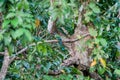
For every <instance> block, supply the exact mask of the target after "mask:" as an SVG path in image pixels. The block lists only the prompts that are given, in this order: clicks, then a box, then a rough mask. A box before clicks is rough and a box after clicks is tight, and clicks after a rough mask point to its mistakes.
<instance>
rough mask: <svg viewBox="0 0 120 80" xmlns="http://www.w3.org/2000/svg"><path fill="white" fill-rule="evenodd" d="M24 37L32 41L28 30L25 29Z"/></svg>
mask: <svg viewBox="0 0 120 80" xmlns="http://www.w3.org/2000/svg"><path fill="white" fill-rule="evenodd" d="M24 34H25V37H26V38H27V39H28V40H29V41H32V35H31V33H30V31H29V30H27V29H25V30H24Z"/></svg>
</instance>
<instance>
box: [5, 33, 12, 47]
mask: <svg viewBox="0 0 120 80" xmlns="http://www.w3.org/2000/svg"><path fill="white" fill-rule="evenodd" d="M11 41H12V38H11V37H10V36H8V35H7V36H4V43H5V45H9V44H10V43H11Z"/></svg>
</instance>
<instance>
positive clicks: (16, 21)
mask: <svg viewBox="0 0 120 80" xmlns="http://www.w3.org/2000/svg"><path fill="white" fill-rule="evenodd" d="M11 24H12V25H13V26H14V27H17V25H18V18H15V19H13V20H11Z"/></svg>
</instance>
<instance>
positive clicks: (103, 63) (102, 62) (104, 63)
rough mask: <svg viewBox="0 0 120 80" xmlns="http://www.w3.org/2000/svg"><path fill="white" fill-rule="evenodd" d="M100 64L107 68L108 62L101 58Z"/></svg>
mask: <svg viewBox="0 0 120 80" xmlns="http://www.w3.org/2000/svg"><path fill="white" fill-rule="evenodd" d="M99 60H100V63H101V64H102V66H103V67H106V61H105V60H104V59H103V58H100V59H99Z"/></svg>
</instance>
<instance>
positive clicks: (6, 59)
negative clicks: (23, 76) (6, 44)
mask: <svg viewBox="0 0 120 80" xmlns="http://www.w3.org/2000/svg"><path fill="white" fill-rule="evenodd" d="M8 66H9V53H8V50H7V49H6V50H5V52H4V60H3V65H2V68H1V71H0V80H4V78H5V76H6V74H7V69H8Z"/></svg>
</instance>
